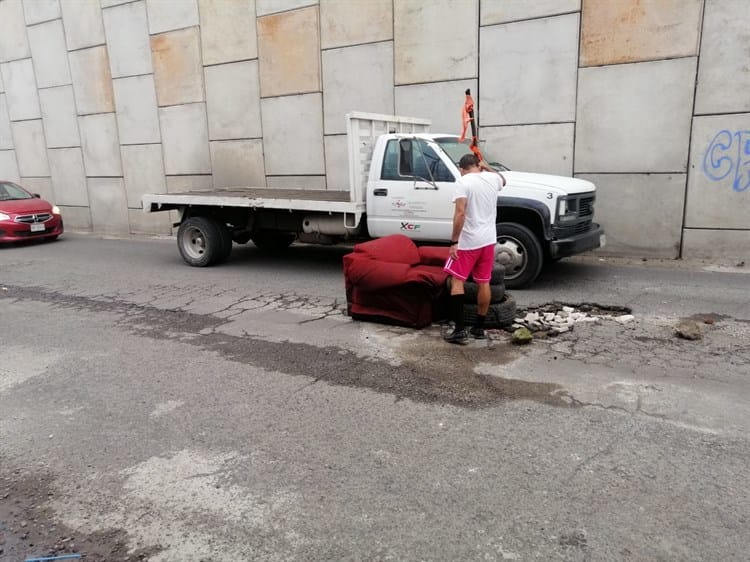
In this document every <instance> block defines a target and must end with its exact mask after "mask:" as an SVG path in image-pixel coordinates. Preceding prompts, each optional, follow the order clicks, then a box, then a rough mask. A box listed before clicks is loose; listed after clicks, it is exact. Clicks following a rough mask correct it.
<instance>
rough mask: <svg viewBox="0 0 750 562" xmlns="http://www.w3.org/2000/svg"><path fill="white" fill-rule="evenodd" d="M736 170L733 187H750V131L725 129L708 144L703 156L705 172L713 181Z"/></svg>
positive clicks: (721, 178) (741, 188)
mask: <svg viewBox="0 0 750 562" xmlns="http://www.w3.org/2000/svg"><path fill="white" fill-rule="evenodd" d="M732 172H734V177H733V178H732V189H734V190H735V191H745V190H747V189H748V188H750V131H735V132H734V133H732V132H730V131H727V130H726V129H724V130H723V131H719V132H718V133H717V134H716V136H715V137H714V140H712V141H711V144H709V145H708V150H706V155H705V156H704V158H703V173H704V174H706V177H707V178H708V179H710V180H712V181H721V180H723V179H724V178H726V177H728V176H729V175H730V174H731V173H732Z"/></svg>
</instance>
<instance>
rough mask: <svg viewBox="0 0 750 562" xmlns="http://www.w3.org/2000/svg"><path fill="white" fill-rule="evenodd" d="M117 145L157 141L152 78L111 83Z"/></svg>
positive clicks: (120, 80)
mask: <svg viewBox="0 0 750 562" xmlns="http://www.w3.org/2000/svg"><path fill="white" fill-rule="evenodd" d="M112 85H113V89H114V94H115V106H116V107H117V112H116V113H117V126H118V130H119V134H120V143H121V144H145V143H154V142H160V141H161V133H160V132H159V114H158V112H157V108H156V88H155V86H154V77H153V75H152V74H146V75H144V76H131V77H128V78H118V79H116V80H113V81H112Z"/></svg>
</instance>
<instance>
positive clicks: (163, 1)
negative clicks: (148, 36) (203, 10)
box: [146, 0, 199, 34]
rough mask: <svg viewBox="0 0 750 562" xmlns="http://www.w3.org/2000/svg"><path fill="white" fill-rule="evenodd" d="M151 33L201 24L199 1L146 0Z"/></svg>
mask: <svg viewBox="0 0 750 562" xmlns="http://www.w3.org/2000/svg"><path fill="white" fill-rule="evenodd" d="M146 7H147V8H148V27H149V32H150V33H152V34H153V33H161V32H163V31H171V30H173V29H183V28H186V27H192V26H195V25H198V24H199V19H198V2H197V0H146Z"/></svg>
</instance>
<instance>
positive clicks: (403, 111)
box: [394, 79, 484, 135]
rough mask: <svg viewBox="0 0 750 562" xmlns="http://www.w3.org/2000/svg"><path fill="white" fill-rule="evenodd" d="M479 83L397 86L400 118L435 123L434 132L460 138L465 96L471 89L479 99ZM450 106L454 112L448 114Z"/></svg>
mask: <svg viewBox="0 0 750 562" xmlns="http://www.w3.org/2000/svg"><path fill="white" fill-rule="evenodd" d="M478 83H479V82H478V80H476V79H471V80H456V81H449V82H434V83H430V84H410V85H405V86H397V87H396V89H395V100H394V101H395V105H396V115H407V116H410V117H420V118H422V119H429V120H430V121H432V125H431V126H430V130H431V131H433V132H438V133H446V134H451V135H458V134H460V133H461V127H462V123H461V113H460V108H461V107H462V106H463V102H464V92H465V91H466V90H467V89H469V90H471V91H472V93H473V94H475V95H476V93H477V84H478ZM475 100H476V98H475ZM448 106H450V108H451V109H452V110H451V111H446V107H448ZM483 130H484V129H483Z"/></svg>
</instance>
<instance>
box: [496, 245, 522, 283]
mask: <svg viewBox="0 0 750 562" xmlns="http://www.w3.org/2000/svg"><path fill="white" fill-rule="evenodd" d="M495 263H496V264H498V265H502V266H503V267H505V278H506V279H515V278H516V277H518V276H519V275H521V273H522V272H523V270H524V269H525V268H526V252H525V251H524V247H523V245H522V244H521V243H520V242H519V241H518V240H516V239H515V238H512V237H507V236H503V237H502V238H498V240H497V245H496V246H495Z"/></svg>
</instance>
